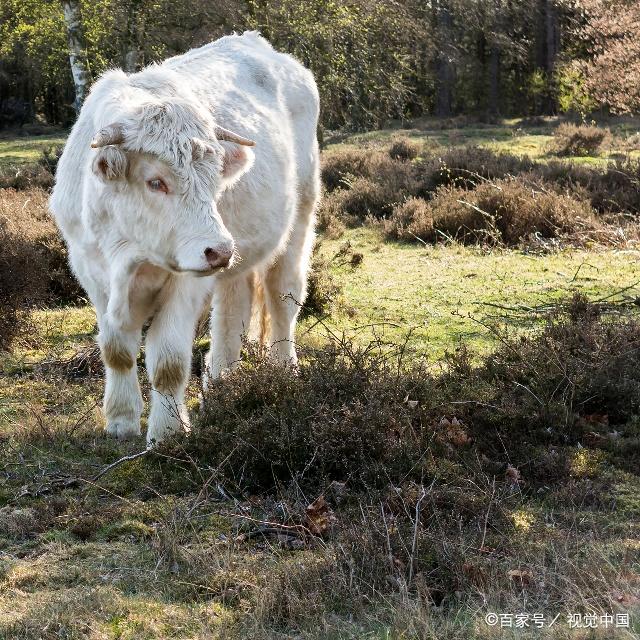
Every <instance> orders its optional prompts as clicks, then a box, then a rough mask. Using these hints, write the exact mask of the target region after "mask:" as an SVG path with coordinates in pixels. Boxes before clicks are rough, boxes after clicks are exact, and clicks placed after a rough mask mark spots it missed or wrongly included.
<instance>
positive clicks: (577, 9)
mask: <svg viewBox="0 0 640 640" xmlns="http://www.w3.org/2000/svg"><path fill="white" fill-rule="evenodd" d="M78 4H79V9H80V15H81V22H82V32H83V34H82V35H83V40H84V46H85V49H86V59H87V66H88V69H89V73H90V76H91V78H92V79H95V78H97V77H98V76H99V74H100V73H102V72H103V71H104V70H105V69H107V68H109V67H113V66H119V67H123V68H124V69H125V70H127V71H135V70H136V69H139V68H140V67H142V66H144V65H145V64H148V63H150V62H152V61H157V60H161V59H163V58H166V57H167V56H170V55H175V54H178V53H181V52H183V51H186V50H188V49H189V48H192V47H195V46H199V45H201V44H203V43H205V42H207V41H209V40H212V39H215V38H217V37H219V36H221V35H223V34H225V33H231V32H232V31H234V30H235V31H242V30H244V29H259V30H260V31H262V33H264V35H265V36H266V37H267V38H269V39H270V40H271V41H272V42H273V44H274V45H275V46H276V47H278V48H280V49H282V50H285V51H288V52H290V53H292V54H294V55H295V56H296V57H298V58H299V59H300V60H302V62H304V63H305V64H306V65H307V66H309V67H310V68H311V69H312V70H313V71H314V73H315V74H316V77H317V79H318V84H319V87H320V92H321V96H322V103H323V124H324V126H325V127H328V128H331V129H336V128H340V127H345V126H348V127H350V128H352V129H365V128H370V127H372V126H380V125H381V124H383V123H384V121H386V120H389V119H392V118H403V117H407V118H408V117H416V116H422V115H428V114H435V115H439V116H445V117H448V116H451V115H455V114H459V113H475V114H482V115H486V116H488V117H490V118H492V117H495V116H498V115H538V114H548V113H554V112H556V111H558V110H560V111H565V112H574V113H577V114H579V115H584V114H586V113H589V112H591V111H593V110H594V109H597V108H605V109H611V110H613V111H617V112H625V111H631V110H633V109H635V108H637V106H638V103H640V80H639V79H638V78H640V72H639V69H640V49H639V47H638V45H637V42H638V39H637V38H634V35H633V34H634V33H635V32H637V26H638V24H639V21H640V13H639V12H640V9H638V7H637V6H636V5H635V3H633V2H629V1H628V0H613V1H609V0H607V1H606V2H605V0H535V1H534V2H533V3H532V2H525V1H524V0H509V1H507V0H491V2H486V1H480V0H429V1H425V2H420V1H418V0H381V1H374V0H346V1H336V0H333V1H330V2H324V1H322V0H309V1H304V2H303V1H301V0H275V1H267V0H247V1H246V2H239V1H234V0H225V1H224V2H220V3H215V4H212V3H209V2H206V1H205V0H187V1H185V2H179V3H178V2H170V1H169V0H97V1H95V2H94V1H89V0H78ZM73 100H74V86H73V80H72V76H71V72H70V67H69V58H68V50H67V35H66V28H65V22H64V19H63V13H62V5H61V3H60V2H57V1H53V0H49V1H43V0H0V126H2V125H5V126H7V125H9V126H10V125H15V124H22V123H24V122H27V121H30V120H33V119H34V118H35V117H36V116H37V117H40V118H41V119H44V120H45V121H47V122H49V123H57V124H65V125H68V124H70V123H71V122H72V121H73V118H74V112H73V109H72V103H73Z"/></svg>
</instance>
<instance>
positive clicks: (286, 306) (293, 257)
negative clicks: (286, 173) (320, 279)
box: [264, 181, 317, 365]
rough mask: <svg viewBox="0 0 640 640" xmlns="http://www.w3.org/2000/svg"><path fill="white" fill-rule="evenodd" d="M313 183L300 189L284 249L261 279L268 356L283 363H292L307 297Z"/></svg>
mask: <svg viewBox="0 0 640 640" xmlns="http://www.w3.org/2000/svg"><path fill="white" fill-rule="evenodd" d="M316 201H317V186H316V182H315V181H313V182H310V183H309V186H308V188H307V189H304V190H302V192H301V194H300V202H299V204H298V213H297V217H296V220H295V223H294V227H293V230H292V232H291V236H290V238H289V242H288V244H287V249H286V250H285V252H284V253H283V254H282V255H281V256H280V257H279V258H278V260H277V261H276V263H275V264H274V265H273V266H272V267H270V268H269V269H268V270H267V272H266V274H265V277H264V289H265V302H266V308H267V312H268V314H269V317H270V327H271V333H270V336H269V338H268V340H267V344H268V345H269V346H270V349H271V353H272V354H273V355H274V356H275V357H276V359H277V360H279V361H280V362H283V363H291V364H294V365H295V364H296V362H297V356H296V350H295V329H296V321H297V318H298V313H299V312H300V308H301V306H302V303H303V302H304V300H305V298H306V295H307V274H308V270H309V261H310V258H311V252H312V249H313V240H314V230H313V211H314V209H315V205H316Z"/></svg>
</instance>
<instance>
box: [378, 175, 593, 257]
mask: <svg viewBox="0 0 640 640" xmlns="http://www.w3.org/2000/svg"><path fill="white" fill-rule="evenodd" d="M598 227H599V224H598V222H597V220H596V218H595V216H594V214H593V211H592V210H591V208H590V206H589V205H588V204H587V203H585V202H583V201H580V200H577V199H575V198H572V197H570V196H568V195H560V194H557V193H554V192H550V191H539V190H536V189H535V188H532V187H531V186H529V185H527V184H526V183H523V182H521V181H519V180H517V179H515V178H512V179H507V180H496V181H493V182H483V183H482V184H480V185H479V186H478V187H476V188H475V189H473V190H467V189H464V188H461V187H442V188H440V189H438V191H437V192H436V194H435V196H434V198H433V199H432V200H431V201H429V202H425V201H424V200H420V199H416V198H413V199H409V200H407V201H406V202H404V203H403V204H401V205H399V206H397V207H396V208H395V209H394V211H393V214H392V216H391V217H390V218H389V219H388V220H385V222H384V228H385V231H386V233H387V234H388V235H389V236H390V237H392V238H396V239H402V240H412V239H415V238H419V239H420V240H423V241H425V242H432V241H434V240H435V239H437V238H438V237H441V238H442V237H444V238H449V239H453V240H457V241H460V242H464V243H485V244H505V245H516V244H518V243H520V242H522V241H526V240H527V239H528V238H530V237H531V236H532V235H535V236H539V237H542V238H557V237H562V236H567V235H569V234H573V235H576V234H579V233H584V232H588V231H593V230H595V229H597V228H598Z"/></svg>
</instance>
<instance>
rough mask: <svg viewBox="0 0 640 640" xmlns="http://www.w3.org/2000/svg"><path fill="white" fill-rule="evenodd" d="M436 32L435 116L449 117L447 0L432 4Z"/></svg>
mask: <svg viewBox="0 0 640 640" xmlns="http://www.w3.org/2000/svg"><path fill="white" fill-rule="evenodd" d="M433 7H434V11H435V26H436V32H437V42H438V44H437V52H436V59H435V75H436V96H435V115H437V116H441V117H448V116H450V115H451V104H452V102H453V65H452V45H451V38H452V33H451V31H452V28H451V27H452V21H451V12H450V11H449V7H448V6H447V0H441V1H440V2H434V3H433Z"/></svg>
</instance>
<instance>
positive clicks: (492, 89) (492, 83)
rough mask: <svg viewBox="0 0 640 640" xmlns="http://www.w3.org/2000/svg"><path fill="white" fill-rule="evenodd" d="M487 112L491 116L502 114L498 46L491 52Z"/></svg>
mask: <svg viewBox="0 0 640 640" xmlns="http://www.w3.org/2000/svg"><path fill="white" fill-rule="evenodd" d="M487 111H488V113H489V115H490V116H497V115H498V114H499V112H500V49H499V48H498V45H497V44H494V45H493V46H492V47H491V51H490V52H489V95H488V99H487Z"/></svg>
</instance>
